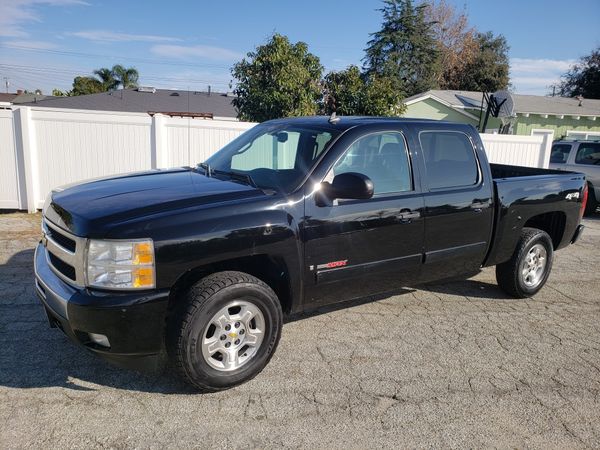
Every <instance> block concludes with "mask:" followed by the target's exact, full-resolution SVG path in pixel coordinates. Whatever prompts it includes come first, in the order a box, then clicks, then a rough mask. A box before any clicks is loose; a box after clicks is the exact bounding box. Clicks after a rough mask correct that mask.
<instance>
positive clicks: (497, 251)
mask: <svg viewBox="0 0 600 450" xmlns="http://www.w3.org/2000/svg"><path fill="white" fill-rule="evenodd" d="M586 186H587V185H586V182H585V177H584V175H582V174H579V173H566V172H559V171H553V170H543V169H533V168H524V167H513V166H501V165H494V164H491V165H490V164H488V161H487V159H486V155H485V152H484V149H483V146H482V143H481V140H480V138H479V135H478V133H477V132H476V130H475V129H474V128H473V127H471V126H468V125H461V124H454V123H445V122H437V121H424V120H410V119H385V118H360V117H341V118H340V117H337V118H336V117H332V118H328V117H310V118H297V119H281V120H274V121H269V122H265V123H263V124H260V125H257V126H255V127H254V128H252V129H250V130H249V131H247V132H246V133H244V134H242V135H241V136H240V137H238V138H237V139H235V140H234V141H232V142H231V143H230V144H228V145H227V146H225V147H224V148H223V149H221V150H220V151H219V152H217V153H216V154H214V155H213V156H212V157H210V158H209V159H208V160H207V161H206V162H204V163H202V164H199V165H198V166H197V167H185V168H179V169H173V170H153V171H149V172H143V173H135V174H131V175H126V176H116V177H112V178H108V179H104V180H94V181H90V182H87V183H82V184H79V185H75V186H70V187H65V188H62V189H57V190H55V191H53V192H52V193H51V194H50V196H49V197H48V199H47V201H46V204H45V207H44V210H43V238H42V240H41V242H40V244H39V245H38V247H37V249H36V254H35V279H36V288H37V293H38V295H39V297H40V299H41V301H42V303H43V305H44V308H45V310H46V312H47V314H48V318H49V320H50V324H51V326H53V327H57V328H59V329H60V330H62V331H63V332H64V333H65V334H67V335H68V336H69V337H70V338H71V339H73V340H74V341H75V342H77V343H78V344H80V345H82V346H84V347H86V348H88V349H90V350H91V351H93V352H95V353H97V354H99V355H101V356H103V357H105V358H106V359H108V360H111V361H113V362H116V363H120V364H122V365H125V366H130V367H152V366H153V365H154V364H155V362H156V361H158V360H161V359H164V358H161V355H162V356H164V355H168V357H169V359H170V361H171V362H172V363H173V365H174V366H175V367H177V368H178V370H179V372H180V373H181V374H182V375H183V377H184V378H185V379H186V380H187V381H188V382H190V383H192V384H193V385H194V386H196V387H197V388H198V389H199V390H204V391H216V390H221V389H226V388H229V387H231V386H234V385H237V384H239V383H242V382H244V381H246V380H248V379H250V378H252V377H253V376H255V375H256V374H257V373H259V372H260V371H261V370H262V369H263V368H264V366H265V365H266V364H267V363H268V361H269V359H270V358H271V356H272V355H273V353H274V352H275V349H276V347H277V344H278V341H279V337H280V335H281V329H282V324H283V317H284V315H285V314H294V313H298V312H301V311H305V310H308V309H314V308H318V307H320V306H322V305H325V304H331V303H334V302H341V301H344V300H349V299H354V298H360V297H365V296H367V295H372V294H375V293H384V292H392V291H394V290H395V289H399V288H401V287H404V286H414V285H416V284H422V283H426V282H430V281H434V280H441V279H449V278H455V277H459V276H461V277H468V276H470V275H472V274H475V273H477V271H479V270H480V269H481V268H482V267H486V266H493V265H495V266H496V275H497V280H498V284H499V285H500V287H501V288H502V289H504V290H505V291H506V292H507V293H509V294H511V295H512V296H514V297H519V298H523V297H530V296H532V295H534V294H535V293H536V292H537V291H538V290H539V289H541V288H542V286H543V285H544V283H545V282H546V280H547V279H548V276H549V275H550V270H551V267H552V259H553V253H554V251H555V250H558V249H560V248H563V247H565V246H567V245H569V244H571V243H573V242H575V241H576V240H577V239H578V237H579V236H580V234H581V231H582V229H583V226H582V225H581V224H580V222H581V217H582V213H583V211H584V209H585V199H586V196H587V187H586Z"/></svg>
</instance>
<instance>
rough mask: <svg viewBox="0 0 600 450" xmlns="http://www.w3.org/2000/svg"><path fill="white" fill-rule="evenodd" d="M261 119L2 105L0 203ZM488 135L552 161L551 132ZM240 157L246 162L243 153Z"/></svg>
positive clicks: (489, 147) (212, 143) (185, 157)
mask: <svg viewBox="0 0 600 450" xmlns="http://www.w3.org/2000/svg"><path fill="white" fill-rule="evenodd" d="M254 125H255V124H254V123H249V122H237V121H228V120H206V119H192V118H173V117H168V116H164V115H161V114H156V115H154V116H153V117H150V116H149V115H148V114H142V113H122V112H108V111H84V110H68V109H54V108H52V109H51V108H39V107H24V106H23V107H15V108H14V109H13V110H0V209H27V210H28V211H30V212H35V211H36V210H37V209H41V208H42V206H43V204H44V200H45V198H46V195H47V194H48V192H50V191H51V190H52V189H53V188H55V187H57V186H61V185H65V184H69V183H74V182H78V181H82V180H86V179H90V178H97V177H102V176H108V175H113V174H118V173H126V172H134V171H141V170H148V169H154V168H167V167H178V166H193V165H195V164H197V163H198V162H201V161H204V160H206V159H207V158H208V157H209V156H210V155H212V154H213V153H214V152H215V151H217V150H218V149H219V148H221V147H223V146H224V145H225V144H227V143H228V142H230V141H231V140H232V139H234V138H235V137H237V136H239V135H240V134H241V133H243V132H244V131H246V130H247V129H249V128H251V127H253V126H254ZM481 137H482V139H483V143H484V145H485V149H486V152H487V154H488V158H489V159H490V161H491V162H496V163H503V164H513V165H523V166H531V167H548V162H549V157H550V146H551V144H552V134H551V133H550V134H544V135H539V136H537V135H536V136H508V135H495V134H482V135H481ZM269 149H270V147H269V143H268V142H266V141H265V160H267V159H269V158H271V157H272V152H270V150H269ZM240 156H242V155H240ZM238 162H239V164H241V165H242V166H243V164H244V161H243V158H241V159H240V161H238ZM281 163H282V164H284V165H287V164H288V163H291V161H281Z"/></svg>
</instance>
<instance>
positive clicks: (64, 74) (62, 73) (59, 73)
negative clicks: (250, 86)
mask: <svg viewBox="0 0 600 450" xmlns="http://www.w3.org/2000/svg"><path fill="white" fill-rule="evenodd" d="M0 69H4V71H7V70H10V71H15V72H17V73H21V74H30V75H38V76H40V77H42V78H43V79H44V81H46V82H47V81H48V78H49V77H48V75H51V76H52V77H51V78H53V79H60V80H64V81H69V82H71V81H72V79H73V78H74V77H75V76H78V75H77V74H78V73H79V74H88V73H90V71H89V70H86V69H81V70H77V69H75V70H68V69H62V68H57V67H43V68H40V67H35V66H25V65H16V64H2V63H0ZM83 76H87V75H83ZM90 76H91V75H90ZM141 77H142V78H143V79H145V80H151V81H166V82H176V83H177V82H179V83H199V84H202V83H204V84H213V85H219V86H229V82H227V81H223V79H216V78H212V79H207V78H202V79H200V78H188V77H168V76H158V75H144V74H142V75H141Z"/></svg>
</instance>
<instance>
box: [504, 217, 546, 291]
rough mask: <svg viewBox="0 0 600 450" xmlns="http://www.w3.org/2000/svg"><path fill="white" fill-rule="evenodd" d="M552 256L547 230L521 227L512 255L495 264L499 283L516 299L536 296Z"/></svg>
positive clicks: (542, 283) (543, 281)
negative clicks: (503, 261)
mask: <svg viewBox="0 0 600 450" xmlns="http://www.w3.org/2000/svg"><path fill="white" fill-rule="evenodd" d="M553 256H554V250H553V245H552V240H551V239H550V236H548V233H546V232H545V231H542V230H538V229H537V228H523V231H522V233H521V239H520V240H519V243H518V244H517V248H516V249H515V252H514V253H513V256H512V258H511V259H510V260H508V261H506V262H505V263H502V264H498V265H497V266H496V280H497V282H498V286H500V288H501V289H502V290H503V291H505V292H506V293H508V294H510V295H511V296H513V297H516V298H526V297H531V296H533V295H535V294H536V293H537V292H538V291H539V290H540V289H541V288H542V287H543V286H544V284H546V281H547V280H548V276H549V275H550V271H551V270H552V260H553Z"/></svg>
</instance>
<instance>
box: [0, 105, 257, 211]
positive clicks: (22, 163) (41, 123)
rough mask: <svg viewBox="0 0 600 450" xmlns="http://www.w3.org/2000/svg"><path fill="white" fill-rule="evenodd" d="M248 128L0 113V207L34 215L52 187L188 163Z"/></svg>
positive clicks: (80, 113) (30, 110)
mask: <svg viewBox="0 0 600 450" xmlns="http://www.w3.org/2000/svg"><path fill="white" fill-rule="evenodd" d="M254 125H255V124H254V123H249V122H237V121H233V120H231V121H230V120H206V119H193V118H174V117H168V116H164V115H161V114H155V115H154V116H153V117H150V116H149V115H148V114H143V113H122V112H108V111H84V110H68V109H50V108H36V107H17V108H14V110H12V111H11V110H0V168H1V173H0V209H9V208H10V209H13V208H14V209H27V210H28V211H30V212H35V210H36V209H41V208H42V206H43V204H44V200H45V198H46V195H47V194H48V192H50V191H51V190H52V189H53V188H55V187H57V186H61V185H65V184H69V183H74V182H77V181H82V180H86V179H90V178H98V177H103V176H107V175H113V174H119V173H127V172H134V171H141V170H148V169H155V168H167V167H179V166H189V165H196V164H197V163H199V162H201V161H204V160H205V159H206V158H208V157H209V156H210V155H212V154H213V153H214V152H215V151H217V150H218V149H219V148H221V147H223V146H224V145H225V144H227V143H228V142H230V141H231V140H232V139H234V138H235V137H237V136H239V135H240V134H241V133H243V132H244V131H246V130H247V129H249V128H251V127H253V126H254Z"/></svg>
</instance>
